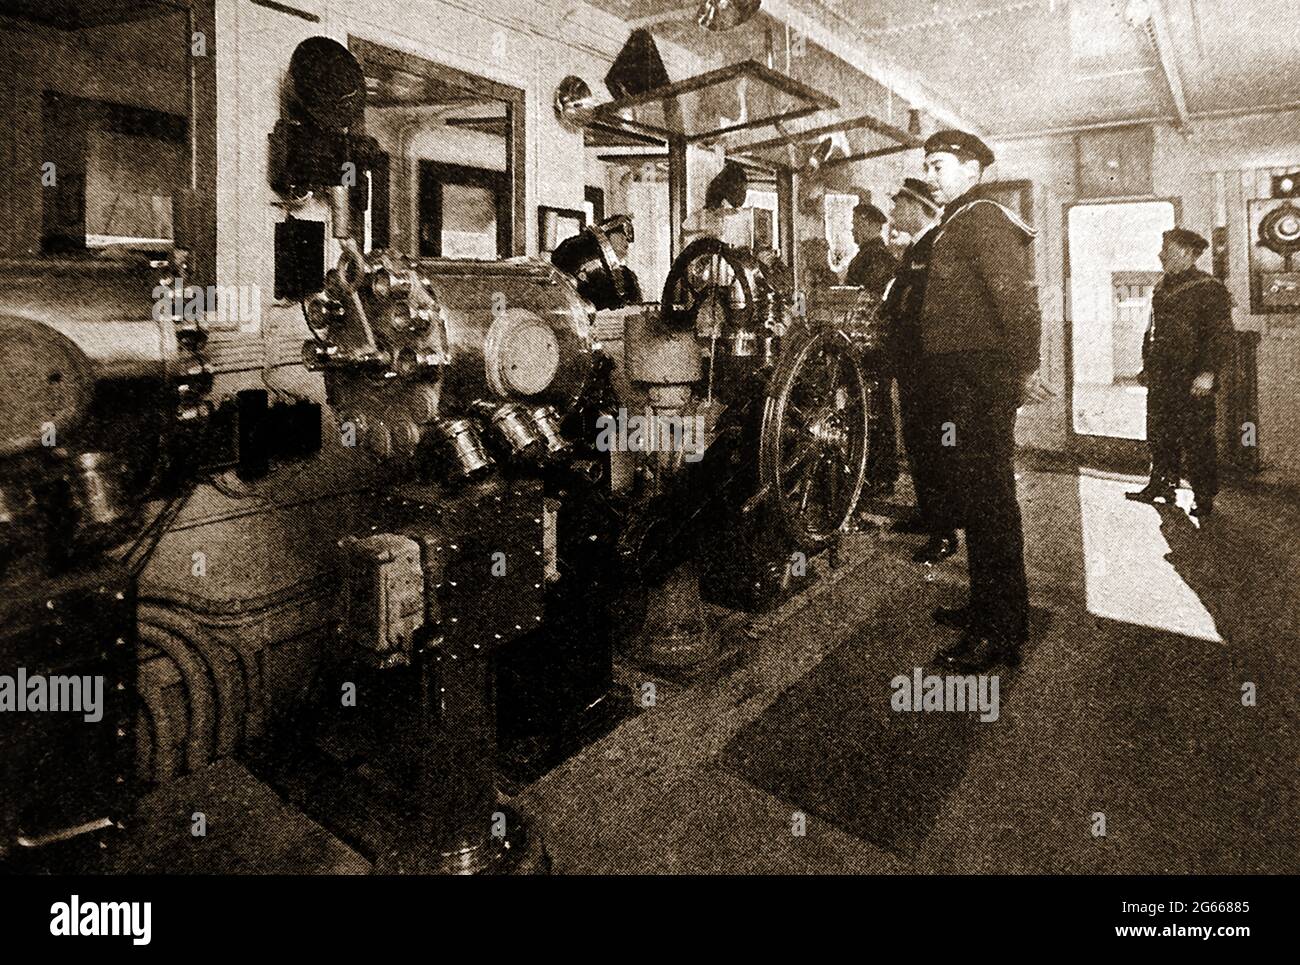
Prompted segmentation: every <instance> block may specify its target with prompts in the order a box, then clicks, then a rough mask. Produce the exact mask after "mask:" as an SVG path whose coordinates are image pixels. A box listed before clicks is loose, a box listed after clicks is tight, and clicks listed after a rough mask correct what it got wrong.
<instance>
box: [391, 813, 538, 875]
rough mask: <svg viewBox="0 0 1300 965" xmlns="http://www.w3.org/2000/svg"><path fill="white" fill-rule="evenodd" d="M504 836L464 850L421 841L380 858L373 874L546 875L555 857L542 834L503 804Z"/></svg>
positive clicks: (487, 838)
mask: <svg viewBox="0 0 1300 965" xmlns="http://www.w3.org/2000/svg"><path fill="white" fill-rule="evenodd" d="M498 810H499V811H500V812H501V815H502V817H503V818H504V820H503V822H502V823H503V830H502V833H501V834H500V835H496V834H488V835H485V836H484V837H483V838H482V839H480V840H478V841H475V842H466V843H465V845H464V846H463V847H461V848H457V849H454V850H442V849H439V848H430V847H426V846H424V845H423V843H422V842H418V841H411V840H408V841H405V842H403V847H401V848H398V849H394V850H392V851H391V852H390V853H389V854H386V855H381V856H380V857H378V858H376V860H375V863H374V866H373V869H372V873H373V874H383V875H545V874H550V873H551V858H550V855H548V854H547V853H546V845H545V843H544V842H543V840H542V837H541V835H540V834H537V833H535V832H533V831H532V830H531V829H530V828H529V826H528V823H527V822H526V821H525V820H524V819H523V818H522V817H521V816H520V815H519V813H518V812H517V811H515V810H514V809H513V808H510V807H507V806H506V805H501V806H500V807H499V808H498Z"/></svg>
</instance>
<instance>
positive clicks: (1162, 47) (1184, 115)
mask: <svg viewBox="0 0 1300 965" xmlns="http://www.w3.org/2000/svg"><path fill="white" fill-rule="evenodd" d="M1150 26H1151V35H1152V39H1153V40H1154V41H1155V45H1156V53H1157V54H1158V55H1159V57H1160V67H1161V69H1163V70H1164V72H1165V80H1166V81H1167V82H1168V84H1169V94H1170V96H1171V97H1173V100H1174V113H1175V115H1176V117H1177V119H1178V121H1177V122H1178V126H1179V127H1182V126H1184V125H1185V124H1186V123H1187V122H1188V120H1189V119H1190V115H1189V113H1188V110H1187V97H1186V96H1185V95H1184V93H1183V75H1182V73H1181V72H1180V71H1179V69H1178V52H1177V51H1176V50H1174V41H1173V38H1172V37H1171V36H1170V35H1169V19H1168V17H1167V15H1166V11H1165V0H1151V24H1150Z"/></svg>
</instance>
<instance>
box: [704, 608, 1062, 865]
mask: <svg viewBox="0 0 1300 965" xmlns="http://www.w3.org/2000/svg"><path fill="white" fill-rule="evenodd" d="M1048 620H1049V617H1048V615H1047V614H1046V613H1045V612H1044V611H1040V610H1037V609H1035V610H1034V612H1033V617H1032V621H1031V622H1032V624H1033V634H1032V636H1033V639H1034V640H1041V639H1042V637H1043V633H1044V628H1045V625H1046V622H1047V621H1048ZM899 630H900V628H899V626H898V622H897V618H896V616H880V617H877V618H876V619H875V620H872V621H870V622H868V623H867V624H865V625H863V626H862V627H861V628H860V629H859V631H858V632H857V633H855V634H854V635H853V636H852V637H851V638H850V639H849V640H848V641H847V642H846V643H844V644H843V645H842V646H840V647H839V648H837V649H836V650H835V651H834V652H833V653H831V654H829V655H827V657H826V658H825V659H823V660H822V661H821V663H819V664H818V665H817V666H816V667H815V668H813V670H812V671H810V672H809V673H808V674H807V675H806V676H804V677H803V678H802V679H800V680H799V682H798V683H796V684H794V685H793V686H792V687H790V688H789V689H788V690H786V691H785V692H784V693H783V694H781V696H780V697H778V698H777V699H776V701H775V702H774V703H773V704H772V705H771V706H770V707H769V708H768V709H767V710H766V711H765V712H764V713H763V714H762V715H761V716H760V717H758V718H757V719H756V720H754V721H753V722H752V723H750V724H748V725H747V726H745V727H743V728H741V729H740V730H739V731H738V732H737V733H736V735H735V736H734V737H733V738H732V740H731V741H730V743H729V744H728V745H727V746H726V748H724V749H723V751H722V754H721V763H722V765H723V766H724V767H726V768H727V769H728V770H730V771H732V773H734V774H736V775H737V776H739V777H740V778H742V779H743V780H745V781H747V782H749V783H750V784H752V785H754V786H755V787H758V788H761V789H762V790H764V791H767V792H768V793H770V794H773V795H775V796H777V797H779V798H781V799H782V800H784V801H787V802H789V803H790V804H791V805H793V806H795V807H797V808H799V809H801V810H803V811H805V812H807V813H808V814H809V815H815V816H818V817H820V818H822V819H824V820H827V821H830V822H832V823H833V824H835V825H836V826H838V827H839V828H841V829H842V830H844V831H846V832H848V833H849V834H853V835H856V836H857V837H860V838H863V839H865V840H867V841H870V842H871V843H872V844H875V845H877V846H878V847H881V848H885V849H887V850H889V851H892V852H894V853H895V854H897V855H899V856H900V857H903V858H908V859H910V858H912V857H914V856H915V855H916V852H917V850H918V849H919V847H920V845H921V844H922V842H924V840H925V838H926V837H927V836H928V835H929V833H930V831H931V830H932V829H933V828H934V825H935V822H936V820H937V819H938V816H939V814H940V812H941V811H942V809H943V806H944V802H945V801H946V800H947V799H948V796H949V795H950V794H951V793H952V791H953V790H954V789H955V788H956V787H957V785H958V784H959V783H960V782H961V779H962V777H963V775H964V774H965V773H966V768H967V765H968V763H969V761H970V759H971V756H972V754H973V753H974V751H975V750H976V748H977V747H978V746H979V745H980V742H981V740H983V739H984V736H985V734H984V732H983V729H984V728H986V727H987V726H988V725H987V724H985V723H982V722H981V720H980V717H981V714H980V712H979V711H978V710H974V711H965V712H934V711H920V712H914V711H901V710H894V709H893V705H892V698H893V697H894V695H895V693H896V688H895V687H893V686H892V685H891V681H893V680H894V678H895V677H897V676H898V675H905V676H908V677H909V678H911V680H914V679H915V678H914V677H913V673H914V671H913V667H912V665H911V664H915V663H921V662H924V659H925V658H921V660H918V661H911V662H907V661H903V663H907V664H908V665H907V666H903V665H902V664H900V662H899V661H897V660H890V659H885V658H883V657H882V654H881V652H880V647H879V646H877V645H875V644H874V643H873V641H879V640H881V639H882V638H885V639H888V638H891V637H893V636H894V635H897V634H898V632H899ZM936 639H939V636H938V635H936ZM922 645H923V646H928V644H926V643H925V642H924V641H922ZM1032 650H1033V644H1032V643H1031V644H1030V649H1029V650H1028V651H1027V652H1026V654H1025V656H1026V659H1028V658H1029V657H1030V656H1031V655H1032ZM928 652H929V651H927V656H928ZM936 673H942V671H939V670H937V669H935V668H933V667H929V666H925V667H922V674H923V676H924V675H930V674H936ZM995 673H997V676H998V682H997V687H998V704H999V708H1000V707H1003V706H1005V705H1006V702H1007V700H1008V698H1009V697H1010V696H1011V693H1012V691H1013V689H1014V687H1015V681H1016V676H1017V672H1014V671H1007V670H1006V668H999V669H998V671H995ZM989 686H991V684H990V685H989ZM922 689H923V692H924V690H925V689H926V688H925V686H924V681H923V688H922ZM899 690H901V688H899ZM991 695H992V693H991V690H987V691H986V696H990V697H991Z"/></svg>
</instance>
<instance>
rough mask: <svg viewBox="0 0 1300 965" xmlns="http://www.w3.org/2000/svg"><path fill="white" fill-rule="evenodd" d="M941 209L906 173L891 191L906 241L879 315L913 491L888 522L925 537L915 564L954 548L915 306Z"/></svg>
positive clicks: (918, 311) (897, 224)
mask: <svg viewBox="0 0 1300 965" xmlns="http://www.w3.org/2000/svg"><path fill="white" fill-rule="evenodd" d="M941 211H942V208H941V207H940V205H939V202H938V201H936V200H935V197H934V193H933V192H932V191H931V190H930V187H929V185H927V184H926V183H925V182H924V181H922V180H920V179H919V178H907V179H905V180H904V181H903V186H902V187H901V188H900V189H899V190H898V193H896V194H895V195H894V209H893V218H892V220H893V225H894V227H895V228H897V229H898V230H900V231H905V232H907V234H908V235H909V236H910V237H911V238H912V243H911V244H910V245H908V247H907V250H906V251H904V252H903V257H902V260H901V262H900V263H899V268H898V272H897V274H895V275H894V280H893V281H892V282H890V285H889V288H888V290H887V293H886V295H885V304H884V306H883V308H882V310H881V315H882V318H883V321H884V325H885V355H886V358H887V359H888V363H889V367H890V371H891V372H892V373H893V376H894V379H895V381H896V382H897V383H898V409H899V414H900V415H901V417H902V425H903V444H904V445H905V446H906V447H907V461H908V466H909V468H910V470H911V473H912V489H913V490H914V491H915V493H916V509H915V511H914V512H913V513H912V515H911V516H910V517H909V518H906V519H902V520H899V521H898V522H897V523H895V524H894V527H893V528H894V530H895V531H896V532H904V533H924V534H926V535H928V536H929V537H930V538H929V541H928V542H927V543H926V544H925V545H924V546H922V547H921V548H920V549H918V550H917V551H916V553H915V554H914V555H913V559H915V560H916V562H918V563H931V564H933V563H938V562H939V561H940V560H942V559H944V558H945V557H947V556H951V555H952V554H953V553H954V552H956V549H957V533H956V531H954V530H952V529H945V528H944V527H943V526H942V525H940V520H941V518H942V517H941V515H940V512H939V507H938V501H939V489H938V486H939V477H938V472H939V457H940V453H939V452H938V449H939V435H940V432H939V424H938V422H937V421H936V420H935V418H934V405H933V394H932V390H931V389H930V388H929V387H928V386H927V385H926V378H925V366H924V365H923V364H922V363H923V361H924V347H923V345H922V340H921V306H922V304H923V303H924V301H925V279H926V273H927V271H928V270H929V267H930V249H931V247H932V246H933V245H934V236H935V232H936V230H937V228H938V224H937V221H938V218H939V214H940V212H941Z"/></svg>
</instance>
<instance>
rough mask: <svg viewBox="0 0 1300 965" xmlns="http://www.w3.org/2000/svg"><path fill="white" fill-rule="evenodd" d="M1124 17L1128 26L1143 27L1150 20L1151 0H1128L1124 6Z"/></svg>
mask: <svg viewBox="0 0 1300 965" xmlns="http://www.w3.org/2000/svg"><path fill="white" fill-rule="evenodd" d="M1124 19H1125V20H1127V21H1128V25H1129V26H1130V27H1137V28H1139V29H1141V28H1143V27H1145V26H1146V25H1147V24H1148V23H1149V22H1150V21H1151V0H1128V5H1127V6H1125V8H1124Z"/></svg>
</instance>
